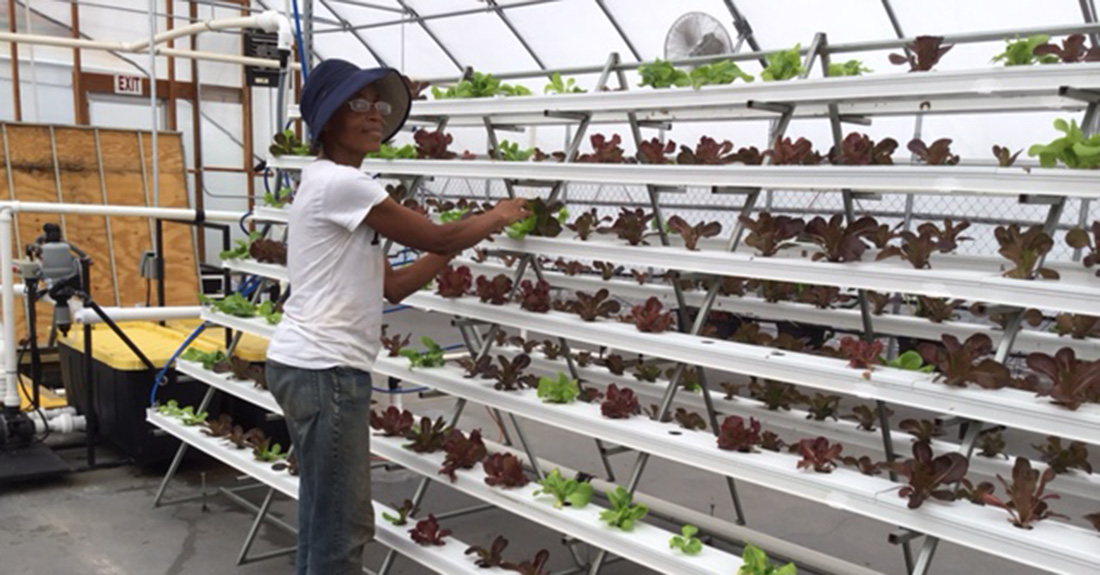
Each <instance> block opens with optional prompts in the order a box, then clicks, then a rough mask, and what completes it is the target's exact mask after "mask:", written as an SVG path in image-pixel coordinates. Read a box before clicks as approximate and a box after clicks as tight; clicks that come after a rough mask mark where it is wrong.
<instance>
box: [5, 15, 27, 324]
mask: <svg viewBox="0 0 1100 575" xmlns="http://www.w3.org/2000/svg"><path fill="white" fill-rule="evenodd" d="M24 10H27V8H24ZM15 22H16V17H15V0H8V32H11V33H12V34H14V33H15V32H16V26H15ZM8 50H9V52H10V56H11V102H12V107H13V108H14V110H15V121H16V122H22V121H23V94H22V93H21V89H20V86H19V44H18V43H17V42H9V43H8ZM5 317H6V316H5ZM12 345H14V344H12Z"/></svg>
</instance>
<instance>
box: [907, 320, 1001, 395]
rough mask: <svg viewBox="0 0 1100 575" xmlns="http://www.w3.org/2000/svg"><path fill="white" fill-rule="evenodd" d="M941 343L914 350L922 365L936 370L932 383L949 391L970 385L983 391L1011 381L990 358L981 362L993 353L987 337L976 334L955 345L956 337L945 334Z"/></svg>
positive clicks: (924, 344) (927, 344)
mask: <svg viewBox="0 0 1100 575" xmlns="http://www.w3.org/2000/svg"><path fill="white" fill-rule="evenodd" d="M941 341H942V343H943V345H942V346H940V345H934V344H930V343H922V344H920V345H919V346H917V350H918V351H919V352H920V354H921V357H923V358H924V361H926V362H928V363H930V364H932V365H934V366H935V367H936V371H937V372H938V374H937V375H936V381H943V383H944V384H945V385H948V386H951V387H965V386H966V385H967V384H968V383H973V384H975V385H977V386H979V387H982V388H984V389H1000V388H1002V387H1004V386H1006V385H1008V383H1009V380H1010V379H1011V374H1010V373H1009V371H1008V368H1006V367H1005V366H1003V365H1001V364H1000V363H998V362H997V361H996V360H994V359H992V358H984V357H985V356H987V355H989V354H990V353H992V352H993V341H992V340H991V339H989V336H987V335H985V334H982V333H976V334H974V335H972V336H970V337H968V338H966V342H959V339H958V338H957V337H955V336H953V335H949V334H945V335H943V336H942V337H941ZM983 358H984V359H983Z"/></svg>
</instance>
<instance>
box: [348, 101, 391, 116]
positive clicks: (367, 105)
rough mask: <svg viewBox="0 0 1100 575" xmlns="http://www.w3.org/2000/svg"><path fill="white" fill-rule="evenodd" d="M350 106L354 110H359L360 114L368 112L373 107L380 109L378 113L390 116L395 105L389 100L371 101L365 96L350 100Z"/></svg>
mask: <svg viewBox="0 0 1100 575" xmlns="http://www.w3.org/2000/svg"><path fill="white" fill-rule="evenodd" d="M348 107H349V108H351V109H352V111H355V112H359V113H360V114H366V113H367V112H369V111H371V108H374V109H375V110H378V113H379V114H382V115H383V116H389V115H390V112H392V111H393V106H391V105H390V103H389V102H381V101H379V102H371V101H370V100H365V99H363V98H356V99H354V100H348Z"/></svg>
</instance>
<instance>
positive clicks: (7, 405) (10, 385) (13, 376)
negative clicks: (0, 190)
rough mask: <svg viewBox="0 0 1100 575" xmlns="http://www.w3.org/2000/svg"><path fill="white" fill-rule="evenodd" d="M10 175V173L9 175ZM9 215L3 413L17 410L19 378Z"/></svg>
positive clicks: (3, 264) (3, 239) (4, 215)
mask: <svg viewBox="0 0 1100 575" xmlns="http://www.w3.org/2000/svg"><path fill="white" fill-rule="evenodd" d="M8 173H9V174H11V171H10V170H9V171H8ZM11 216H12V211H11V210H10V209H8V208H4V209H0V311H2V312H3V315H4V318H3V319H4V321H3V322H0V329H2V330H3V334H4V338H3V339H4V342H3V344H4V349H3V350H2V352H3V359H4V361H3V368H4V382H3V383H4V396H3V400H4V401H3V406H4V409H5V410H8V411H11V410H15V411H18V410H19V405H20V402H19V392H18V377H19V366H17V365H16V364H15V363H16V361H18V358H17V357H16V354H15V346H16V342H15V287H14V285H15V284H14V283H13V281H14V275H15V273H14V272H13V271H12V217H11Z"/></svg>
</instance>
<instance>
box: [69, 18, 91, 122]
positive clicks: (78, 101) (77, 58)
mask: <svg viewBox="0 0 1100 575" xmlns="http://www.w3.org/2000/svg"><path fill="white" fill-rule="evenodd" d="M69 15H70V18H71V19H72V27H71V28H72V37H73V38H74V39H80V4H77V3H76V2H73V3H72V6H71V7H70V8H69ZM88 116H89V114H88V97H87V95H85V94H84V78H83V75H82V74H81V55H80V48H73V121H74V123H76V124H78V125H85V126H86V125H88V124H89V123H91V119H90V118H89V117H88Z"/></svg>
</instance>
